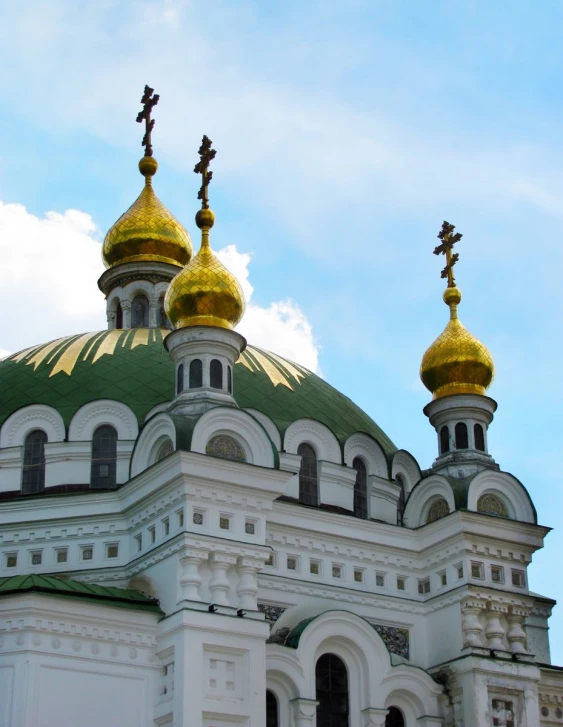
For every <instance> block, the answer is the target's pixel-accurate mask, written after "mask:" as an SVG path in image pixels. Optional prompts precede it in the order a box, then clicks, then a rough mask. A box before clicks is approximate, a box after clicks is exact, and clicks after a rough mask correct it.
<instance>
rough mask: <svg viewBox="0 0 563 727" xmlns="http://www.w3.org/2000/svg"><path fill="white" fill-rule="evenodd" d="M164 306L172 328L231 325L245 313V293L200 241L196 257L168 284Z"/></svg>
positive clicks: (211, 251) (232, 326)
mask: <svg viewBox="0 0 563 727" xmlns="http://www.w3.org/2000/svg"><path fill="white" fill-rule="evenodd" d="M164 308H165V310H166V315H167V316H168V319H169V320H170V321H171V322H172V325H173V326H174V327H175V328H186V327H187V326H215V327H217V328H234V327H235V326H236V324H237V323H238V322H239V321H240V319H241V318H242V316H243V313H244V294H243V292H242V288H241V287H240V285H239V283H238V280H237V279H236V278H235V276H234V275H233V274H232V273H230V272H229V271H228V270H227V268H226V267H225V266H224V265H223V264H222V263H221V262H220V261H219V260H218V259H217V258H216V257H215V255H214V253H213V250H211V248H210V247H209V245H203V244H202V247H201V250H200V251H199V252H198V254H197V255H196V256H195V258H194V259H193V260H192V261H191V262H190V263H189V264H188V265H186V267H185V268H184V269H183V270H182V271H181V272H179V273H178V275H176V277H175V278H174V279H173V280H172V282H171V283H170V285H169V286H168V290H167V291H166V297H165V299H164Z"/></svg>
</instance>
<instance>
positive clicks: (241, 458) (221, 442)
mask: <svg viewBox="0 0 563 727" xmlns="http://www.w3.org/2000/svg"><path fill="white" fill-rule="evenodd" d="M205 454H211V455H213V457H221V458H222V459H234V460H235V461H237V462H246V455H245V453H244V449H243V448H242V447H241V446H240V444H239V443H238V442H237V440H236V439H234V438H233V437H229V436H227V435H226V434H217V435H216V436H215V437H211V439H210V440H209V442H207V446H206V447H205Z"/></svg>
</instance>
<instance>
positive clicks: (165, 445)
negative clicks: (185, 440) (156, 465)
mask: <svg viewBox="0 0 563 727" xmlns="http://www.w3.org/2000/svg"><path fill="white" fill-rule="evenodd" d="M173 451H174V445H173V444H172V440H171V439H168V438H166V439H165V440H164V442H162V444H161V445H160V447H159V448H158V452H157V453H156V459H155V462H160V460H161V459H164V458H165V457H168V455H169V454H172V452H173Z"/></svg>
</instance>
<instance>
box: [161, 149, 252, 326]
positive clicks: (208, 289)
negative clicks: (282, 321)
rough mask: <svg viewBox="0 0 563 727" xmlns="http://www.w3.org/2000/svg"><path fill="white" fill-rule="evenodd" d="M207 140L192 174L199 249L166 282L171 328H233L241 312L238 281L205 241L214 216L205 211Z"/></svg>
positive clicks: (210, 155) (211, 156)
mask: <svg viewBox="0 0 563 727" xmlns="http://www.w3.org/2000/svg"><path fill="white" fill-rule="evenodd" d="M215 154H216V152H215V150H214V149H212V148H211V140H210V139H209V138H208V137H207V136H204V137H203V139H202V142H201V146H200V149H199V156H200V160H199V162H198V163H197V164H196V165H195V168H194V172H195V173H196V174H201V187H200V190H199V192H198V195H197V196H198V199H200V200H201V209H200V210H198V212H197V214H196V216H195V221H196V225H197V226H198V227H199V229H200V230H201V248H200V250H199V252H198V254H197V255H196V256H195V257H194V259H193V260H192V261H191V262H190V263H188V265H186V267H185V268H184V269H183V270H182V271H181V272H179V273H178V275H176V277H175V278H174V280H173V281H172V282H171V283H170V285H169V287H168V291H167V292H166V298H165V300H164V307H165V309H166V314H167V316H168V318H169V320H170V321H171V322H172V323H173V325H174V327H175V328H186V327H188V326H215V327H216V328H229V329H230V328H234V327H235V326H236V324H237V323H238V322H239V321H240V319H241V318H242V316H243V313H244V306H245V304H244V294H243V292H242V288H241V287H240V285H239V282H238V280H237V279H236V278H235V276H234V275H232V273H230V272H229V271H228V270H227V269H226V268H225V266H224V265H222V263H221V262H219V260H218V259H217V257H216V256H215V254H214V252H213V250H212V249H211V245H210V242H209V231H210V229H211V228H212V227H213V225H214V223H215V215H214V214H213V211H212V210H210V209H209V183H210V182H211V179H212V177H213V172H211V171H210V170H209V164H210V162H211V160H212V159H214V158H215Z"/></svg>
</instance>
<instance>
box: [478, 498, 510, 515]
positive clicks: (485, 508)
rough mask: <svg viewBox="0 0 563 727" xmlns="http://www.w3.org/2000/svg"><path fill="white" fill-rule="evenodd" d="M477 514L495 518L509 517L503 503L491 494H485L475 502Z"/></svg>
mask: <svg viewBox="0 0 563 727" xmlns="http://www.w3.org/2000/svg"><path fill="white" fill-rule="evenodd" d="M477 512H483V513H485V514H486V515H496V517H509V514H508V508H507V507H506V505H505V504H504V502H503V501H502V500H501V499H500V497H498V496H497V495H493V493H492V492H486V493H485V494H484V495H481V497H480V498H479V499H478V500H477Z"/></svg>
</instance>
